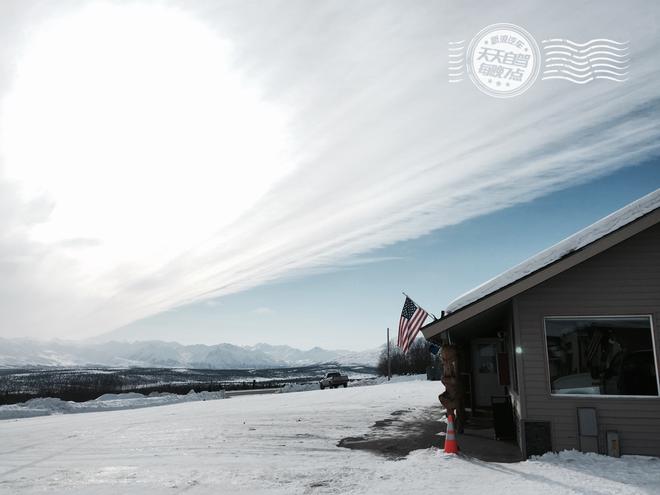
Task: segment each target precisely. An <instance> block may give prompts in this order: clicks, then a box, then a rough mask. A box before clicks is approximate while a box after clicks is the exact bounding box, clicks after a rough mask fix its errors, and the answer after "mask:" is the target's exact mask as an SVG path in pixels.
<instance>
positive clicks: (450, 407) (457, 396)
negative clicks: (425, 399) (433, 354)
mask: <svg viewBox="0 0 660 495" xmlns="http://www.w3.org/2000/svg"><path fill="white" fill-rule="evenodd" d="M440 357H441V359H442V366H443V373H442V378H441V379H440V380H441V381H442V383H443V384H444V386H445V391H444V392H443V393H441V394H440V395H439V396H438V399H439V400H440V403H441V404H442V406H443V407H444V408H445V409H446V410H447V414H448V415H449V414H451V415H452V416H453V417H454V422H455V427H456V431H457V432H459V433H463V427H464V426H465V393H464V389H463V384H462V383H461V375H460V372H459V367H458V349H457V348H456V346H455V345H444V346H442V350H441V351H440Z"/></svg>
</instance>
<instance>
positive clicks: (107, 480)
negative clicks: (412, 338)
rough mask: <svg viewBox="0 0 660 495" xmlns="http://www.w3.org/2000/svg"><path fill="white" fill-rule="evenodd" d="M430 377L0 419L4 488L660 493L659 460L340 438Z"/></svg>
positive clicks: (416, 401) (413, 404) (408, 403)
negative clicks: (388, 445) (519, 458)
mask: <svg viewBox="0 0 660 495" xmlns="http://www.w3.org/2000/svg"><path fill="white" fill-rule="evenodd" d="M438 388H439V385H438V383H437V382H426V381H414V382H403V383H391V384H384V385H375V386H371V387H355V388H347V389H337V390H324V391H320V390H319V391H310V392H300V393H290V394H275V395H262V396H248V397H236V398H232V399H225V400H215V401H206V402H189V403H182V404H174V405H170V406H163V407H154V408H149V409H134V410H124V411H112V412H100V413H88V414H73V415H61V416H47V417H39V418H25V419H17V420H6V421H0V493H7V494H10V493H11V494H16V493H44V492H48V493H62V492H65V493H79V494H83V493H84V494H112V495H117V494H119V493H121V494H124V493H157V494H163V493H183V492H185V493H193V494H195V493H208V494H211V493H213V494H233V493H246V494H247V493H278V494H298V493H301V494H305V493H310V494H311V493H334V494H344V493H365V494H367V493H369V494H388V493H392V494H397V495H401V494H404V493H415V492H416V493H438V492H442V491H446V490H451V491H452V492H453V493H460V494H470V493H474V494H480V495H482V494H483V493H485V492H488V494H489V495H497V494H500V493H501V494H504V493H506V494H507V495H510V494H514V493H516V494H517V493H534V494H535V495H539V494H545V493H547V494H553V495H557V494H564V493H587V494H610V493H620V494H631V493H646V494H651V493H660V461H659V460H658V459H655V458H647V457H632V456H631V457H624V458H622V459H610V458H607V457H603V456H595V455H584V454H578V453H563V454H561V455H559V456H557V455H546V456H544V457H542V458H540V459H537V460H533V461H528V462H524V463H518V464H488V463H484V462H480V461H474V460H470V459H464V458H461V457H451V456H445V455H443V454H442V453H441V452H439V451H438V450H436V449H428V450H422V451H415V452H413V453H411V454H410V455H409V456H408V457H407V458H406V459H405V460H400V461H393V460H388V459H386V458H384V457H380V456H377V455H374V454H371V453H368V452H362V451H354V450H348V449H343V448H341V447H337V446H336V444H337V442H338V441H339V439H341V438H343V437H347V436H355V435H361V434H364V433H367V432H368V431H369V429H370V426H371V425H372V424H373V423H374V421H377V420H380V419H383V418H386V417H388V416H389V415H390V414H391V413H392V412H393V411H395V410H402V409H411V411H410V412H409V413H408V414H407V415H406V416H409V417H410V418H411V419H414V418H415V414H417V413H420V414H421V412H422V411H423V410H424V409H425V408H428V407H430V406H436V405H437V398H436V397H437V393H438Z"/></svg>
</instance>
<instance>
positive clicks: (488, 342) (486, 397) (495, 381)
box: [472, 339, 504, 407]
mask: <svg viewBox="0 0 660 495" xmlns="http://www.w3.org/2000/svg"><path fill="white" fill-rule="evenodd" d="M497 351H498V340H497V339H475V340H473V341H472V376H473V387H474V405H475V407H490V406H491V401H490V398H491V397H492V396H493V395H503V394H504V387H502V386H501V385H500V380H499V376H498V374H497Z"/></svg>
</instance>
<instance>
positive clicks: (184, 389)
mask: <svg viewBox="0 0 660 495" xmlns="http://www.w3.org/2000/svg"><path fill="white" fill-rule="evenodd" d="M351 369H352V367H346V371H347V372H349V373H350V371H351ZM372 370H373V368H372ZM360 371H362V368H360ZM367 372H368V371H367ZM259 375H260V376H262V377H263V376H271V377H272V379H266V380H264V379H263V378H262V379H260V380H259V381H255V380H254V379H253V378H252V376H251V374H250V371H248V370H176V369H167V368H125V369H106V368H96V369H90V368H85V369H80V368H50V369H23V370H16V369H14V370H0V405H1V404H16V403H19V402H25V401H27V400H29V399H34V398H37V397H57V398H60V399H62V400H70V401H75V402H84V401H87V400H93V399H96V398H98V397H100V396H101V395H103V394H119V393H127V392H138V393H141V394H145V395H148V394H150V393H153V392H158V393H173V394H187V393H188V392H189V391H190V390H194V391H195V392H202V391H209V392H216V391H219V390H246V389H251V388H276V387H282V386H283V385H284V384H285V383H303V382H310V381H316V380H319V379H320V378H321V376H322V370H319V368H318V367H309V368H305V367H302V368H288V369H276V370H259ZM292 375H293V376H292ZM230 377H231V380H230V379H229V378H230Z"/></svg>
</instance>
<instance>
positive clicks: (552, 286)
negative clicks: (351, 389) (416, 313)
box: [422, 189, 660, 456]
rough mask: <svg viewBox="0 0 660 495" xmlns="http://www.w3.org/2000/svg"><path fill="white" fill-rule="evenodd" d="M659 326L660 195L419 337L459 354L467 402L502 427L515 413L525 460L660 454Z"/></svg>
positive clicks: (457, 309) (578, 237)
mask: <svg viewBox="0 0 660 495" xmlns="http://www.w3.org/2000/svg"><path fill="white" fill-rule="evenodd" d="M659 325H660V189H658V190H656V191H655V192H653V193H651V194H649V195H647V196H645V197H643V198H641V199H639V200H638V201H635V202H634V203H631V204H629V205H628V206H626V207H624V208H622V209H621V210H619V211H617V212H615V213H613V214H611V215H609V216H607V217H605V218H603V219H602V220H600V221H598V222H596V223H595V224H593V225H591V226H589V227H587V228H586V229H584V230H582V231H580V232H578V233H576V234H574V235H573V236H571V237H569V238H567V239H565V240H564V241H562V242H560V243H558V244H556V245H555V246H552V247H550V248H548V249H546V250H545V251H542V252H541V253H539V254H537V255H535V256H533V257H532V258H530V259H529V260H527V261H525V262H523V263H521V264H520V265H518V266H516V267H514V268H512V269H510V270H508V271H506V272H505V273H503V274H501V275H499V276H498V277H495V278H493V279H491V280H489V281H487V282H485V283H484V284H482V285H481V286H479V287H477V288H475V289H473V290H471V291H470V292H468V293H466V294H464V295H462V296H460V297H459V298H458V299H456V300H454V301H453V302H451V303H450V304H449V306H448V307H447V309H446V311H445V312H444V314H443V316H442V318H440V319H438V320H436V321H434V322H432V323H430V324H428V325H426V326H425V327H424V328H422V333H423V334H424V336H425V337H426V339H428V340H430V341H434V342H436V343H444V344H446V343H448V342H449V343H452V344H455V345H456V346H457V347H458V349H459V351H460V356H461V358H460V369H461V371H462V372H463V376H464V377H465V379H464V383H465V389H466V402H467V403H468V407H470V408H471V409H472V411H473V412H474V411H478V410H479V409H482V410H485V411H489V410H490V408H491V407H493V406H495V408H493V411H495V410H496V409H497V411H498V413H497V414H495V422H496V423H497V422H498V421H501V416H502V415H503V414H504V416H505V421H504V422H505V423H506V419H507V418H506V411H510V415H511V416H512V419H511V423H512V425H513V427H512V431H513V432H514V438H515V441H516V442H517V444H518V446H519V447H520V449H521V451H522V454H523V455H524V456H529V455H532V454H540V453H543V452H546V451H550V450H552V451H559V450H563V449H577V450H582V451H593V452H600V453H608V452H609V453H611V454H613V455H616V454H617V452H618V451H620V453H622V454H643V455H656V456H660V396H659V395H658V391H659V389H660V384H659V382H658V368H659V366H660V361H659V358H660V333H659V331H658V326H659ZM503 399H504V401H505V403H508V404H509V406H508V408H507V407H504V408H502V407H501V404H502V401H503ZM503 411H504V412H503ZM498 414H499V415H500V419H499V420H498V417H497V415H498ZM496 430H497V424H496Z"/></svg>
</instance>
